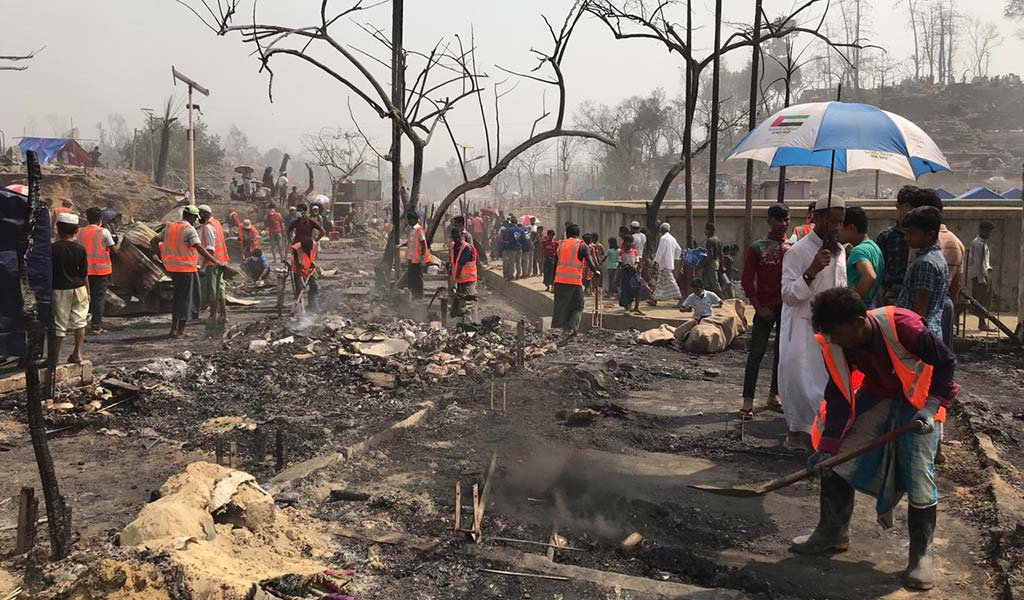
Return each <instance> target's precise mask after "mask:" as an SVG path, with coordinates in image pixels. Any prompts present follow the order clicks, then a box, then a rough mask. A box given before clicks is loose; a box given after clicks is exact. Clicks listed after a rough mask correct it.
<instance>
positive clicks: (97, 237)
mask: <svg viewBox="0 0 1024 600" xmlns="http://www.w3.org/2000/svg"><path fill="white" fill-rule="evenodd" d="M103 231H104V230H103V228H102V227H100V226H99V225H87V226H86V227H84V228H83V229H82V230H81V231H79V232H78V243H79V244H81V245H82V246H85V257H86V261H87V262H88V267H89V275H90V276H92V275H96V276H99V275H110V274H111V273H113V272H114V268H113V265H112V264H111V262H110V248H108V247H107V246H104V245H103Z"/></svg>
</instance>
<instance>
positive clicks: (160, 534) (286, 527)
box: [121, 462, 333, 597]
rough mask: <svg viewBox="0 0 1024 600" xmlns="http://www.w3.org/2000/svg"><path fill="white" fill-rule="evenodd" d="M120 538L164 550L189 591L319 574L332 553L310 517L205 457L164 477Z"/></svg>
mask: <svg viewBox="0 0 1024 600" xmlns="http://www.w3.org/2000/svg"><path fill="white" fill-rule="evenodd" d="M121 544H122V545H123V546H133V547H137V548H144V549H147V550H151V551H159V552H166V553H167V554H168V555H169V556H170V558H171V561H172V562H173V563H175V564H176V565H179V566H180V567H181V568H182V569H183V570H184V572H185V574H186V576H187V578H188V584H189V587H191V588H192V589H193V590H197V589H204V588H211V587H215V588H218V589H223V590H224V591H225V592H226V595H227V596H228V597H231V596H239V597H241V596H244V595H245V594H246V593H248V592H249V590H250V588H251V587H252V585H253V584H254V583H256V582H258V581H260V580H263V579H267V578H270V577H276V576H279V575H283V574H287V573H299V574H304V573H305V574H312V573H317V572H321V571H323V569H324V563H321V562H318V560H319V559H323V560H326V559H327V558H329V557H330V556H331V555H332V553H333V551H332V547H331V545H330V543H329V540H328V539H327V538H326V537H325V536H323V535H322V534H320V533H319V532H318V531H317V530H316V528H315V525H314V524H313V523H310V522H308V521H304V520H302V518H301V517H300V516H299V515H298V514H297V513H294V512H291V511H286V510H281V509H278V508H277V507H276V506H275V505H274V501H273V498H271V496H270V495H269V494H267V492H265V491H264V490H263V489H262V488H261V487H260V486H259V484H257V483H256V480H255V479H254V478H253V477H252V475H249V474H248V473H244V472H242V471H235V470H232V469H228V468H225V467H222V466H219V465H215V464H212V463H207V462H197V463H192V464H191V465H189V466H188V467H187V468H186V470H185V472H183V473H179V474H178V475H175V476H173V477H171V478H170V479H168V480H167V482H166V483H165V484H164V485H163V486H162V487H161V488H160V498H159V499H158V500H156V501H155V502H152V503H150V504H148V505H147V506H146V507H144V508H143V509H142V511H141V512H140V513H139V516H138V518H137V519H135V521H133V522H131V523H129V524H128V526H127V527H125V528H124V531H122V533H121Z"/></svg>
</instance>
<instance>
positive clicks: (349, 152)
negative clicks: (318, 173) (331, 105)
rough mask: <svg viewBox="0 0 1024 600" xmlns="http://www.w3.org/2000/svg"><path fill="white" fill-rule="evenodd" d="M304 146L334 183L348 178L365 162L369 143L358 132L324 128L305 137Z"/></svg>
mask: <svg viewBox="0 0 1024 600" xmlns="http://www.w3.org/2000/svg"><path fill="white" fill-rule="evenodd" d="M302 147H303V148H305V150H306V152H308V153H309V155H310V156H311V157H312V158H313V161H314V164H316V165H318V166H320V167H323V168H324V170H325V171H327V176H328V177H329V178H330V180H331V181H332V182H334V181H335V180H337V179H342V180H344V179H349V178H351V177H352V176H353V175H355V174H356V172H357V171H359V169H361V168H362V167H363V165H365V164H366V159H367V155H368V151H369V149H370V144H369V142H368V141H367V140H366V138H364V137H363V136H362V135H360V134H359V133H356V132H354V131H346V130H343V129H340V128H335V127H324V128H323V129H321V130H320V131H318V132H317V133H311V134H306V135H303V136H302Z"/></svg>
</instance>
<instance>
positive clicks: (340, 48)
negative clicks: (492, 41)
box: [177, 0, 596, 239]
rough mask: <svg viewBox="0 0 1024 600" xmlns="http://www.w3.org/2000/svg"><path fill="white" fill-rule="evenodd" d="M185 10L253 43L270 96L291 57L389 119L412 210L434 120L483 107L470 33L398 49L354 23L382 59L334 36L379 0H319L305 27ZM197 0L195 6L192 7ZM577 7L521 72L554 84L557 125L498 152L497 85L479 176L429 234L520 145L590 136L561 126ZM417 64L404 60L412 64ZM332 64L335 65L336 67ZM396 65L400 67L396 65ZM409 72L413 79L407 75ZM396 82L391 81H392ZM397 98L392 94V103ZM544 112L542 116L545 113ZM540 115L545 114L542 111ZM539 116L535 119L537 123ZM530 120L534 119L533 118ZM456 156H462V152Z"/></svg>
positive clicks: (231, 7)
mask: <svg viewBox="0 0 1024 600" xmlns="http://www.w3.org/2000/svg"><path fill="white" fill-rule="evenodd" d="M177 1H178V3H179V4H182V5H183V6H185V7H186V8H188V10H190V11H191V12H192V13H193V14H194V15H195V16H196V17H198V18H199V20H200V21H201V22H202V23H203V24H204V25H206V26H207V27H208V28H209V29H210V30H211V31H213V32H214V33H216V34H217V35H221V36H224V35H229V34H233V33H237V34H239V35H240V36H241V39H242V42H243V43H247V44H252V45H254V46H255V51H254V54H255V55H256V56H257V57H258V58H259V60H260V63H261V71H265V72H267V73H268V75H269V82H268V94H269V95H270V98H271V100H273V77H274V71H273V65H274V64H276V61H275V60H274V59H275V58H276V57H278V56H289V57H291V58H293V59H295V60H298V61H301V62H304V63H306V64H308V65H311V66H313V67H315V68H316V69H318V70H319V71H321V72H323V73H325V74H327V75H328V76H330V77H331V78H332V79H334V80H335V81H337V82H338V83H339V84H340V85H341V86H342V87H343V88H344V89H346V90H347V91H348V92H349V93H351V94H353V95H354V96H355V97H356V98H358V99H359V101H360V102H361V103H362V105H363V106H365V107H367V108H369V109H370V110H371V111H373V112H374V113H375V114H376V115H377V116H378V117H380V118H381V119H387V120H390V121H391V122H392V123H393V124H394V125H395V126H397V128H398V129H400V130H401V132H402V135H403V136H404V138H405V139H406V140H408V141H409V142H410V143H411V145H412V148H413V169H412V177H411V182H410V187H409V191H408V196H409V199H408V202H407V208H408V209H414V208H415V207H416V206H417V204H418V202H419V194H420V184H421V181H422V176H423V156H424V150H425V149H426V147H427V145H428V144H429V143H430V141H431V140H432V138H433V134H434V132H435V131H436V129H437V128H438V126H439V125H442V124H443V125H444V126H445V127H447V123H446V120H445V116H446V115H447V114H448V113H449V112H450V111H451V110H453V109H454V108H455V106H456V105H457V104H459V103H460V102H462V101H463V100H467V99H468V100H476V101H477V104H478V105H479V107H480V112H481V116H482V117H484V122H485V124H486V118H485V117H486V115H485V111H484V96H483V83H484V80H485V79H486V78H487V75H486V74H485V73H482V72H481V71H479V70H478V69H477V65H476V46H475V40H474V38H473V36H472V34H471V35H470V36H469V39H468V44H466V43H464V40H463V38H461V37H459V36H453V37H452V38H443V39H441V40H440V41H438V42H437V43H436V44H435V45H434V46H433V47H432V48H430V49H429V50H426V51H416V50H409V49H406V48H403V47H402V45H401V44H396V45H393V44H392V40H391V38H389V37H388V36H387V35H386V33H385V31H384V30H383V29H382V28H380V27H377V26H374V25H372V24H360V25H359V27H360V29H361V30H362V31H363V32H364V33H365V34H366V35H368V36H369V37H370V39H372V40H373V41H374V42H376V43H377V44H378V45H380V46H381V47H383V49H384V50H386V52H387V56H388V59H387V60H385V59H382V58H379V57H377V56H374V54H373V53H371V52H368V51H366V50H363V49H361V48H358V47H356V46H354V45H353V44H352V43H351V41H350V37H351V36H349V35H344V37H339V36H338V35H335V33H334V28H336V27H337V26H338V24H339V22H345V21H348V20H350V19H351V18H352V17H354V16H355V15H357V14H359V13H362V12H365V11H367V10H370V9H373V8H375V7H377V6H380V5H382V4H384V3H385V2H384V0H369V1H367V0H353V1H351V2H350V3H349V4H348V5H347V6H348V8H346V9H344V10H340V11H331V10H329V8H328V0H321V2H320V11H319V17H320V18H319V20H318V22H316V23H313V24H310V25H306V26H287V25H280V24H275V23H262V22H260V21H259V20H258V18H257V15H256V3H255V0H254V1H253V4H252V11H251V14H252V19H251V21H249V22H246V23H239V24H235V17H236V16H237V15H238V14H240V8H241V5H242V3H243V0H222V1H220V2H218V3H217V6H216V7H213V6H212V5H211V3H207V2H205V1H203V0H199V1H198V3H195V2H187V1H186V0H177ZM193 4H195V6H193ZM579 14H580V10H579V7H578V6H574V7H573V10H572V11H571V12H570V16H569V18H567V20H566V24H565V25H564V26H563V28H562V31H561V32H560V34H556V33H555V31H554V30H553V29H551V27H550V24H549V31H550V32H551V34H552V37H553V38H554V39H555V41H556V44H555V50H554V52H553V53H552V54H551V55H544V54H543V53H541V52H539V51H536V50H534V53H535V54H537V55H538V56H539V57H540V59H541V64H540V65H538V68H537V69H534V71H533V72H531V74H527V75H525V76H526V77H527V78H530V79H534V80H537V81H541V82H543V83H548V84H551V85H554V86H556V87H557V88H558V89H559V109H558V113H557V115H558V116H557V120H556V124H555V127H554V128H552V129H550V130H548V131H545V132H543V133H537V134H531V137H530V138H529V139H527V140H526V141H524V142H523V143H522V144H520V145H518V146H515V147H514V148H513V149H512V150H511V151H510V152H509V154H507V155H505V156H504V157H498V156H496V149H498V148H501V143H500V125H499V124H498V120H497V103H498V101H499V100H500V98H501V96H502V95H503V94H504V93H507V92H508V90H505V91H504V92H499V91H497V89H496V90H495V99H494V102H495V128H494V129H495V130H494V132H493V133H494V136H495V137H494V142H495V143H494V144H493V146H492V143H491V142H492V140H491V133H492V131H491V130H490V128H488V129H487V130H486V131H485V135H486V137H487V160H488V170H487V171H486V172H485V173H483V174H482V175H481V176H480V177H478V178H475V179H473V180H470V181H466V182H464V183H462V184H461V185H460V186H458V188H457V190H458V191H457V192H456V191H454V190H453V192H452V193H450V194H449V195H448V196H447V197H446V198H445V201H443V202H442V204H441V206H440V207H439V209H438V210H437V211H435V213H434V215H435V216H434V220H433V222H432V223H431V226H430V228H429V229H428V239H429V238H430V237H432V235H433V233H434V231H435V230H436V228H437V225H438V223H440V220H441V218H442V216H443V214H444V212H445V211H446V210H447V209H448V207H449V206H450V205H451V203H452V202H454V200H455V199H456V198H458V196H460V195H462V194H463V193H465V192H466V191H469V190H472V189H478V188H482V187H485V186H487V185H488V184H489V183H490V181H491V180H492V179H493V178H494V176H495V175H497V174H498V173H500V172H501V171H502V170H504V169H505V168H506V167H507V166H508V163H509V162H511V160H512V159H514V158H515V157H516V156H518V154H519V153H521V152H522V151H523V150H525V149H526V148H528V147H530V146H533V145H535V144H538V143H540V142H543V141H545V140H547V139H552V138H555V137H560V136H562V135H581V136H584V137H596V136H595V135H594V134H591V133H589V132H577V131H568V130H563V129H562V122H563V116H564V112H565V93H564V92H565V89H564V87H565V86H564V84H565V81H564V77H563V76H562V72H561V61H562V57H563V56H564V53H565V48H566V46H567V43H568V38H569V34H571V32H572V30H573V28H574V27H575V24H576V23H577V22H578V20H579ZM395 54H399V55H400V56H399V58H400V59H401V60H399V61H397V63H398V66H399V67H400V68H399V69H392V67H391V66H390V63H391V62H392V57H393V55H395ZM411 62H412V63H415V64H412V65H410V63H411ZM336 65H337V66H336ZM544 65H550V66H551V67H552V68H553V70H554V77H555V79H554V80H553V81H549V80H545V79H543V78H542V77H540V76H537V75H534V74H532V73H535V72H536V71H537V70H538V69H540V68H541V67H543V66H544ZM382 70H383V71H384V72H387V76H389V77H393V81H392V85H391V86H390V88H391V89H390V91H391V92H394V91H395V90H399V89H401V90H404V93H403V94H401V96H400V97H396V96H393V94H392V93H389V89H388V86H386V85H385V84H384V83H382V82H383V81H385V80H384V79H383V76H381V75H379V73H380V72H381V71H382ZM400 71H401V72H400ZM410 76H411V81H410ZM396 84H397V85H396ZM396 100H398V101H397V102H396ZM546 116H548V115H544V117H546ZM542 118H543V117H542ZM540 120H541V119H538V122H539V121H540ZM535 127H536V124H535ZM398 141H399V140H398V139H397V138H396V139H395V140H393V141H392V145H391V150H390V151H389V152H388V153H387V154H384V155H383V156H384V157H385V158H387V159H389V160H390V159H391V158H392V157H395V156H398V153H399V152H400V144H399V143H397V142H398ZM460 160H461V157H460Z"/></svg>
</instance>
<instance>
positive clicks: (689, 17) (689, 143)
mask: <svg viewBox="0 0 1024 600" xmlns="http://www.w3.org/2000/svg"><path fill="white" fill-rule="evenodd" d="M686 47H687V48H693V6H692V0H686ZM695 80H699V77H697V74H696V73H694V72H693V61H691V60H689V59H687V61H686V109H685V110H684V111H683V112H684V113H685V115H684V116H685V119H686V121H685V122H684V123H683V156H684V157H685V158H686V168H685V173H684V174H683V187H684V190H683V195H684V198H685V203H686V247H687V248H693V116H694V114H696V112H697V111H696V110H695V109H696V107H697V95H696V94H694V93H693V92H694V90H696V89H697V86H698V85H699V83H695Z"/></svg>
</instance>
